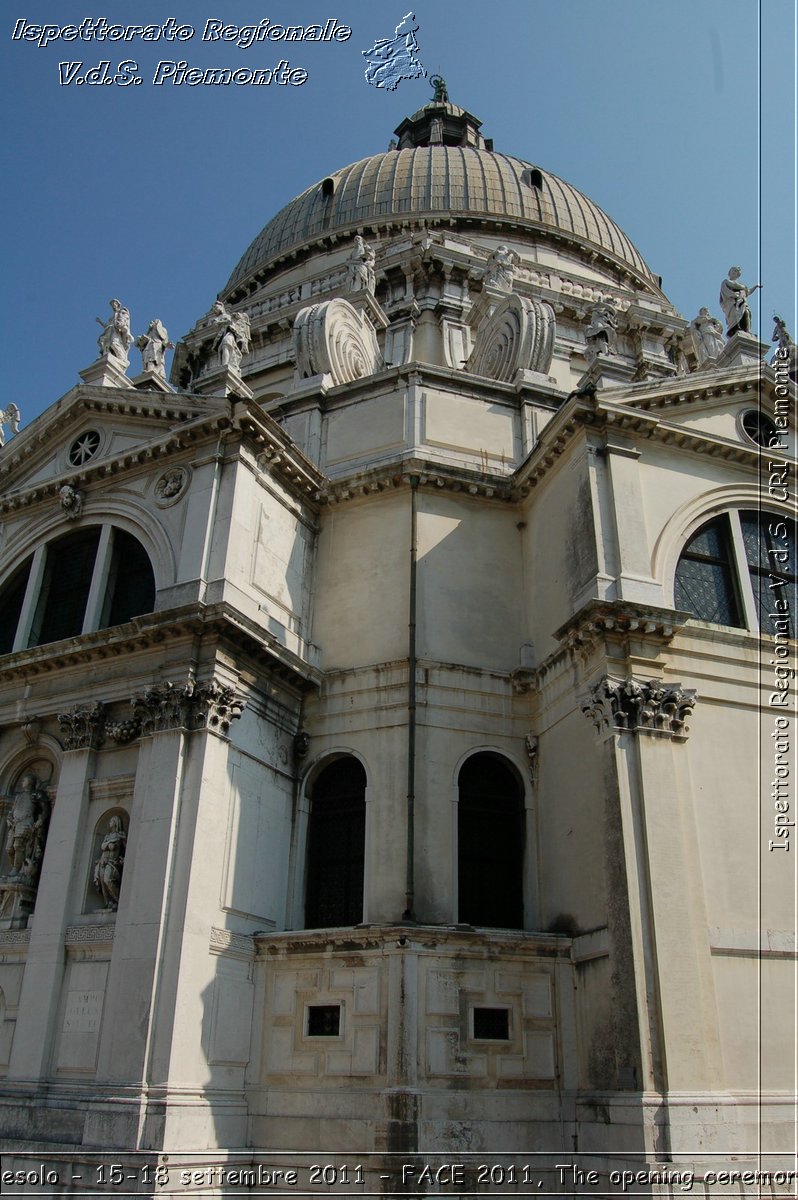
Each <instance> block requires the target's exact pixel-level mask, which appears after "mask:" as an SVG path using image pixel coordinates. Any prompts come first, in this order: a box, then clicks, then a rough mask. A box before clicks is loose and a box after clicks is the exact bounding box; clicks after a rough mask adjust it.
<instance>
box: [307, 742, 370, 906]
mask: <svg viewBox="0 0 798 1200" xmlns="http://www.w3.org/2000/svg"><path fill="white" fill-rule="evenodd" d="M365 849H366V773H365V771H364V770H363V767H362V766H361V765H360V763H359V762H358V761H357V759H354V758H339V759H336V760H335V762H332V763H330V765H329V766H327V767H325V768H324V770H323V771H322V772H321V774H320V775H319V776H318V778H317V780H316V782H315V785H314V787H313V792H312V795H311V801H310V824H309V828H308V853H307V885H306V899H305V925H306V927H307V928H308V929H323V928H325V927H327V926H333V925H357V924H359V923H360V922H361V921H362V920H363V867H364V862H365Z"/></svg>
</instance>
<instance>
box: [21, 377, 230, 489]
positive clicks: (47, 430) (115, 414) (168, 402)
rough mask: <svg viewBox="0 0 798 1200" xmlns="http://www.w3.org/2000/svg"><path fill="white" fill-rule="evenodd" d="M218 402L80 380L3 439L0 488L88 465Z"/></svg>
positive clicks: (151, 439)
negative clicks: (106, 385) (38, 414)
mask: <svg viewBox="0 0 798 1200" xmlns="http://www.w3.org/2000/svg"><path fill="white" fill-rule="evenodd" d="M221 407H225V404H224V402H223V401H220V400H219V399H218V398H207V397H201V396H194V395H187V394H185V393H181V394H177V393H174V394H164V393H163V392H161V391H143V390H139V389H134V388H111V387H95V386H91V385H87V384H79V385H78V386H77V387H75V388H73V389H72V390H71V391H70V392H67V394H66V395H65V396H63V397H62V398H61V399H60V400H58V401H56V403H55V404H53V405H52V406H51V407H50V408H48V409H47V410H46V412H44V413H42V414H41V416H39V417H36V418H35V419H34V420H33V421H31V423H30V424H29V425H27V426H25V427H24V428H23V429H21V430H20V432H19V433H17V434H15V435H14V436H12V437H10V438H9V439H8V441H7V442H6V445H5V447H4V448H3V449H2V450H0V490H2V492H3V493H4V494H8V493H9V492H16V491H24V490H25V489H27V488H31V487H36V486H37V485H38V484H46V483H49V482H51V481H52V480H55V479H58V478H61V477H69V476H73V475H75V474H76V473H80V472H82V471H85V470H87V469H89V468H92V469H93V468H95V467H97V466H98V465H100V464H102V463H103V462H109V461H111V460H115V459H118V458H120V457H124V456H125V455H126V454H128V453H132V452H136V451H139V450H141V449H143V448H146V447H147V446H148V445H151V444H154V443H158V442H160V441H161V440H162V439H164V438H167V437H169V435H170V434H172V433H174V432H175V431H177V430H179V429H181V428H183V427H185V426H188V425H191V424H192V423H194V422H196V421H198V420H199V421H201V420H202V419H203V418H205V417H211V416H213V415H214V414H215V413H218V412H219V410H220V408H221ZM23 419H24V412H23Z"/></svg>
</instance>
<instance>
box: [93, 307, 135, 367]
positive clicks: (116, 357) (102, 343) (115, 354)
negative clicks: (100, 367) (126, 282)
mask: <svg viewBox="0 0 798 1200" xmlns="http://www.w3.org/2000/svg"><path fill="white" fill-rule="evenodd" d="M110 304H111V316H110V319H109V320H108V321H103V320H102V319H101V318H100V317H97V323H98V325H102V327H103V331H102V333H101V334H100V336H99V337H98V339H97V345H98V346H99V348H100V358H108V359H112V360H113V361H115V362H116V364H117V365H118V366H119V367H120V368H121V369H122V370H123V371H126V370H127V368H128V365H129V363H130V358H129V356H128V352H129V350H130V347H131V346H132V345H133V334H132V333H131V332H130V313H129V311H128V310H127V309H126V308H125V306H124V305H123V304H122V303H121V302H120V301H119V300H111V301H110Z"/></svg>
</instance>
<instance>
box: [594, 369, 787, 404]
mask: <svg viewBox="0 0 798 1200" xmlns="http://www.w3.org/2000/svg"><path fill="white" fill-rule="evenodd" d="M775 381H776V380H775V375H774V373H773V368H772V366H770V365H769V364H768V363H752V364H751V365H750V366H748V367H725V368H724V367H716V368H710V369H706V368H705V369H702V370H700V371H693V372H691V373H690V374H689V375H677V376H675V377H674V378H672V379H668V380H660V381H657V382H656V383H654V382H652V381H651V380H648V381H646V382H644V383H635V384H630V385H629V386H628V387H624V388H619V389H618V390H617V393H616V394H614V395H613V400H614V401H615V402H616V403H619V404H624V405H626V406H628V407H629V408H636V409H642V410H645V411H648V410H650V409H663V408H690V407H691V406H693V405H695V404H701V403H706V401H708V400H718V399H721V400H722V399H724V398H726V397H730V398H731V397H733V396H740V395H744V394H745V393H750V392H751V391H752V390H755V391H759V389H760V388H761V387H762V385H763V384H766V385H768V387H771V386H773V385H775ZM789 387H790V389H791V392H792V393H793V394H794V393H795V391H796V385H795V384H792V383H791V384H789Z"/></svg>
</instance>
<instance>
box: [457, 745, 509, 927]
mask: <svg viewBox="0 0 798 1200" xmlns="http://www.w3.org/2000/svg"><path fill="white" fill-rule="evenodd" d="M458 785H459V804H458V807H457V880H458V888H457V891H458V920H459V921H461V922H462V923H464V924H468V925H483V926H484V925H487V926H490V927H493V928H500V929H523V927H524V829H525V822H524V794H523V788H522V786H521V782H520V780H519V779H518V776H517V774H516V773H515V771H514V770H513V768H512V767H511V766H510V765H509V764H508V763H507V762H505V760H504V759H503V758H501V757H500V756H499V755H498V754H492V753H488V752H486V753H482V754H474V755H472V757H471V758H469V759H467V760H466V762H465V763H464V764H463V766H462V769H461V771H460V777H459V780H458Z"/></svg>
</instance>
